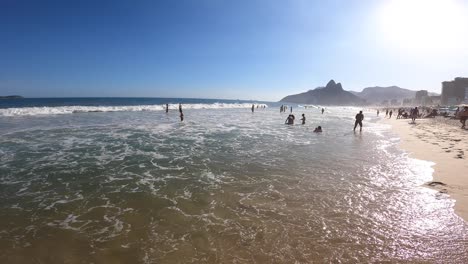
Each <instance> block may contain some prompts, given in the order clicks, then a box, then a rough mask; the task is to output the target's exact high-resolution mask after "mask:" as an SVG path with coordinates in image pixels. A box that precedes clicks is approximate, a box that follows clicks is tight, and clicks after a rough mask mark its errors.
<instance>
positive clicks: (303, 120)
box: [301, 114, 306, 125]
mask: <svg viewBox="0 0 468 264" xmlns="http://www.w3.org/2000/svg"><path fill="white" fill-rule="evenodd" d="M301 121H302V124H303V125H305V121H306V118H305V115H304V114H302V118H301Z"/></svg>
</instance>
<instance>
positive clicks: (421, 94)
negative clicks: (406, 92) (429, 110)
mask: <svg viewBox="0 0 468 264" xmlns="http://www.w3.org/2000/svg"><path fill="white" fill-rule="evenodd" d="M428 98H429V93H428V92H427V90H420V91H417V92H416V94H415V96H414V103H416V104H417V105H426V104H427V103H428Z"/></svg>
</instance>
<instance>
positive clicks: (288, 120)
mask: <svg viewBox="0 0 468 264" xmlns="http://www.w3.org/2000/svg"><path fill="white" fill-rule="evenodd" d="M295 119H296V117H295V116H294V115H293V114H289V115H288V117H287V118H286V121H284V123H285V124H286V125H294V120H295ZM301 121H302V124H303V125H305V123H306V117H305V114H302V118H301ZM314 132H315V133H320V132H322V127H321V126H318V127H316V128H315V129H314Z"/></svg>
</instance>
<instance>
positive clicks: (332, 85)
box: [325, 80, 343, 91]
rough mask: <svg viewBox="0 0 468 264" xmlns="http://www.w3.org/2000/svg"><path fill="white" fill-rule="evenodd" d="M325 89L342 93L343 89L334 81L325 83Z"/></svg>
mask: <svg viewBox="0 0 468 264" xmlns="http://www.w3.org/2000/svg"><path fill="white" fill-rule="evenodd" d="M325 89H330V90H338V91H342V90H343V87H342V86H341V83H336V82H335V81H334V80H330V81H329V82H328V83H327V86H325Z"/></svg>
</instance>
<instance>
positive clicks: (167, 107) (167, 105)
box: [166, 104, 169, 114]
mask: <svg viewBox="0 0 468 264" xmlns="http://www.w3.org/2000/svg"><path fill="white" fill-rule="evenodd" d="M168 112H169V104H166V114H167V113H168Z"/></svg>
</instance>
